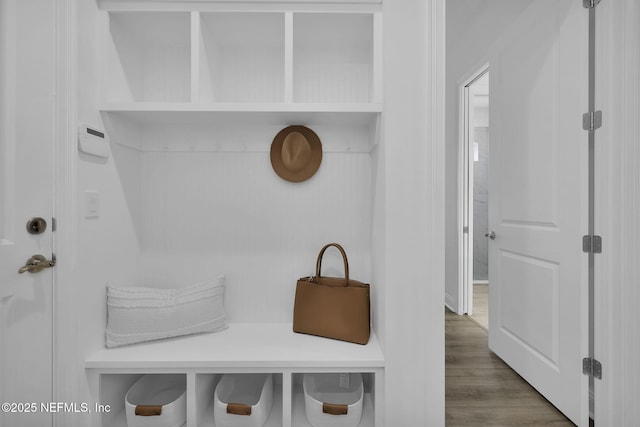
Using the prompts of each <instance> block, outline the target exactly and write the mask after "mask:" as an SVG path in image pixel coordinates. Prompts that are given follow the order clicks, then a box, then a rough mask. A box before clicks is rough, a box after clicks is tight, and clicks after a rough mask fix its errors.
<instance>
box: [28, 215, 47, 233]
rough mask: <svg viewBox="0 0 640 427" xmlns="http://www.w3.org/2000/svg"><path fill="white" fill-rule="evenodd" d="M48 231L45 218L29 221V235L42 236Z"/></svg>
mask: <svg viewBox="0 0 640 427" xmlns="http://www.w3.org/2000/svg"><path fill="white" fill-rule="evenodd" d="M46 229H47V221H45V219H44V218H40V217H35V218H31V219H30V220H29V221H27V232H28V233H29V234H42V233H44V231H45V230H46Z"/></svg>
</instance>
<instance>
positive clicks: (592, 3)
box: [582, 0, 600, 9]
mask: <svg viewBox="0 0 640 427" xmlns="http://www.w3.org/2000/svg"><path fill="white" fill-rule="evenodd" d="M599 4H600V0H582V5H583V6H584V7H585V9H593V8H595V7H596V6H597V5H599Z"/></svg>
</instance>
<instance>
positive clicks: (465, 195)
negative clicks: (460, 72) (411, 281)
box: [458, 64, 490, 330]
mask: <svg viewBox="0 0 640 427" xmlns="http://www.w3.org/2000/svg"><path fill="white" fill-rule="evenodd" d="M460 97H461V99H460V101H461V102H460V105H461V107H462V108H461V109H460V132H459V135H460V151H459V152H460V169H459V170H460V177H459V181H460V183H461V185H460V191H459V194H460V199H461V200H460V201H459V206H460V207H461V209H460V215H459V216H460V225H461V229H462V233H460V236H461V240H462V241H461V242H460V245H459V248H460V252H461V253H460V258H461V262H460V263H459V265H460V272H459V275H458V277H460V284H459V288H460V292H459V295H461V297H462V298H461V301H462V313H466V314H467V315H469V316H470V317H471V318H472V319H473V320H475V321H476V322H477V323H479V324H480V325H481V326H482V327H483V328H484V329H486V330H488V329H489V275H488V274H489V273H488V272H489V261H488V259H489V257H488V243H487V237H489V238H490V234H489V230H488V226H489V209H488V208H489V203H488V202H489V185H488V180H489V66H488V64H485V65H484V66H482V67H481V68H479V69H478V70H476V71H474V72H473V73H472V74H471V75H470V76H469V77H468V78H467V79H466V80H465V81H463V83H462V84H461V85H460Z"/></svg>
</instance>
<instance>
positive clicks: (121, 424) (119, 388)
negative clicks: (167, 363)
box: [99, 374, 188, 427]
mask: <svg viewBox="0 0 640 427" xmlns="http://www.w3.org/2000/svg"><path fill="white" fill-rule="evenodd" d="M152 375H153V376H154V377H156V378H155V379H157V384H162V383H163V380H162V379H163V377H164V378H167V384H173V383H175V377H176V376H177V377H178V378H179V377H183V380H184V381H185V383H186V375H185V374H152ZM143 376H144V375H143V374H109V375H102V376H101V379H100V402H99V403H100V405H102V407H103V408H108V410H105V411H103V412H102V426H103V427H132V426H130V425H129V424H128V422H127V414H126V406H127V405H126V403H125V398H126V396H127V392H128V391H129V390H130V389H131V388H132V387H133V386H134V385H135V384H136V383H137V381H138V380H140V379H141V378H142V377H143ZM166 392H167V391H166V390H161V391H159V392H157V391H155V392H154V393H156V394H158V395H164V396H163V397H165V398H166ZM185 395H186V390H185ZM185 397H186V398H188V396H185ZM136 403H140V404H146V405H149V404H151V402H144V401H140V402H136ZM157 403H158V402H153V404H157ZM173 409H175V408H172V411H173ZM174 415H175V411H173V412H172V414H171V415H170V416H172V417H173V416H174ZM186 415H187V414H186V412H185V413H183V414H182V415H179V417H184V418H185V422H184V423H183V424H182V426H186V425H187V422H186ZM145 418H146V417H145Z"/></svg>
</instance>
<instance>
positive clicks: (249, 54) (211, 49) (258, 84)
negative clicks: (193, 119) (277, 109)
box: [198, 12, 285, 103]
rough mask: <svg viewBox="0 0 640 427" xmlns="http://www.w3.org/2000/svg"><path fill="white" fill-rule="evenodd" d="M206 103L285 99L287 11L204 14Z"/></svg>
mask: <svg viewBox="0 0 640 427" xmlns="http://www.w3.org/2000/svg"><path fill="white" fill-rule="evenodd" d="M200 16H201V21H200V88H199V91H198V94H199V97H200V99H199V101H200V102H205V103H206V102H283V101H284V54H285V53H284V43H285V31H284V14H282V13H268V12H267V13H250V12H241V13H233V12H216V13H202V14H201V15H200Z"/></svg>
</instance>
